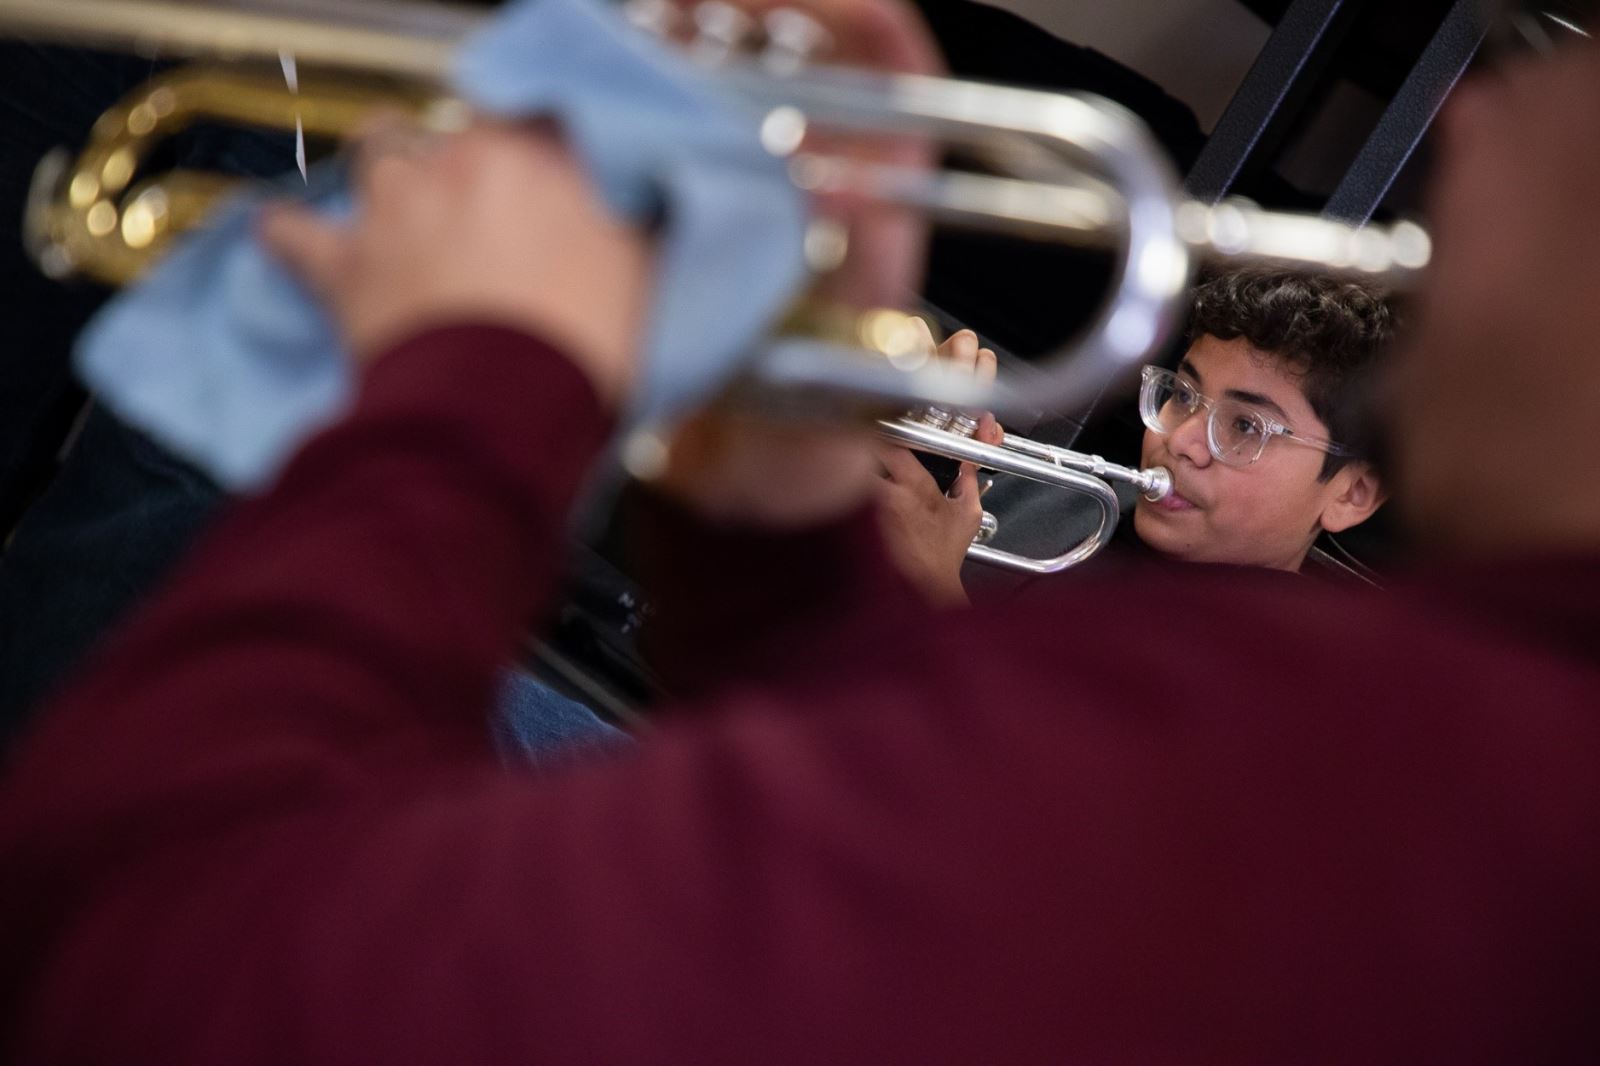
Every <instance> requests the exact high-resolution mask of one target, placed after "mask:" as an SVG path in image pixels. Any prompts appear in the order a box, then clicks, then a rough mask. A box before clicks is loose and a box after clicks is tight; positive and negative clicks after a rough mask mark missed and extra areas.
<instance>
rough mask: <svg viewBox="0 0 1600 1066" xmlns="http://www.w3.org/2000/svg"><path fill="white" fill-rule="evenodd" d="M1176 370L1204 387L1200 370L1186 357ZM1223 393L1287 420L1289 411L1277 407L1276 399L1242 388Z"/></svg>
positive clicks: (1229, 397)
mask: <svg viewBox="0 0 1600 1066" xmlns="http://www.w3.org/2000/svg"><path fill="white" fill-rule="evenodd" d="M1178 371H1179V372H1180V373H1182V374H1184V375H1185V376H1186V377H1188V378H1189V380H1191V381H1193V382H1194V383H1195V384H1196V385H1198V386H1200V387H1201V388H1205V384H1206V383H1205V382H1204V381H1201V380H1200V371H1198V370H1196V369H1195V366H1194V364H1193V363H1191V362H1189V360H1188V358H1187V357H1185V358H1184V359H1181V360H1179V362H1178ZM1225 395H1226V396H1227V397H1228V399H1230V400H1238V401H1239V402H1240V403H1247V404H1250V405H1251V406H1252V407H1264V408H1266V409H1267V410H1268V411H1271V412H1273V413H1274V414H1276V415H1277V416H1278V417H1279V418H1281V419H1283V420H1284V421H1288V420H1289V413H1288V412H1287V411H1285V410H1284V409H1283V408H1281V407H1279V406H1278V404H1277V402H1276V401H1274V400H1272V399H1271V398H1270V397H1267V396H1263V395H1261V394H1260V393H1259V392H1246V391H1245V390H1243V389H1229V390H1228V391H1227V393H1225Z"/></svg>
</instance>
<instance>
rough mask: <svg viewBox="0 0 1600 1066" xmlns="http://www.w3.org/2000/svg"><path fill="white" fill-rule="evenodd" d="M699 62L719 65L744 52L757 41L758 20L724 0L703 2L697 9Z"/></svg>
mask: <svg viewBox="0 0 1600 1066" xmlns="http://www.w3.org/2000/svg"><path fill="white" fill-rule="evenodd" d="M693 18H694V29H695V35H694V43H693V44H692V45H691V49H692V52H693V55H694V57H695V59H697V60H699V61H700V62H702V63H707V64H715V63H720V62H722V61H723V60H725V59H727V58H728V57H729V56H731V55H734V54H735V53H737V52H739V51H740V50H742V49H743V48H744V47H745V46H746V45H747V44H749V43H750V41H751V40H752V39H753V38H754V36H755V32H756V29H757V26H756V20H755V18H754V17H753V16H752V15H750V14H749V13H748V12H746V11H743V10H741V9H739V8H737V7H734V6H733V5H732V4H728V3H724V2H723V0H703V2H702V3H699V4H696V5H695V7H694V13H693Z"/></svg>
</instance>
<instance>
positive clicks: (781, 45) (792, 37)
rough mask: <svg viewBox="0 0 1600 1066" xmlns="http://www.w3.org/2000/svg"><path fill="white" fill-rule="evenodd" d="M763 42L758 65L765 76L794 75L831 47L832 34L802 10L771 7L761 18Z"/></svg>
mask: <svg viewBox="0 0 1600 1066" xmlns="http://www.w3.org/2000/svg"><path fill="white" fill-rule="evenodd" d="M762 23H763V28H764V29H765V30H766V34H767V43H766V47H765V48H763V49H762V52H761V62H762V64H763V65H764V66H765V67H766V69H767V70H768V72H769V73H772V74H777V75H780V76H782V75H787V74H794V73H795V72H797V71H799V70H800V69H801V68H802V67H804V66H805V65H806V64H807V63H809V62H811V60H812V59H813V58H815V57H816V56H818V55H822V54H825V53H826V52H827V51H828V50H829V49H831V48H832V47H833V35H832V34H830V33H829V32H828V30H827V28H826V27H824V26H823V25H822V23H820V22H818V21H817V20H816V19H814V18H812V17H811V16H810V15H808V14H806V13H805V12H804V11H800V10H798V9H796V8H792V7H775V8H773V9H772V10H771V11H768V12H767V13H766V16H765V17H764V18H763V19H762Z"/></svg>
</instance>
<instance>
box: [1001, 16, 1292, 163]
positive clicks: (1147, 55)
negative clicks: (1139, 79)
mask: <svg viewBox="0 0 1600 1066" xmlns="http://www.w3.org/2000/svg"><path fill="white" fill-rule="evenodd" d="M988 2H991V3H993V4H994V6H996V7H1000V8H1004V9H1005V10H1007V11H1010V12H1012V13H1013V14H1017V15H1021V16H1022V17H1023V18H1025V19H1028V20H1029V21H1031V22H1033V23H1036V24H1037V25H1039V26H1041V27H1043V28H1044V29H1047V30H1049V31H1050V32H1051V33H1054V34H1055V35H1056V36H1058V37H1062V38H1065V39H1066V40H1069V41H1071V42H1073V43H1074V44H1081V45H1086V46H1088V47H1090V48H1093V49H1095V50H1096V51H1099V52H1103V53H1105V54H1106V55H1108V56H1110V57H1111V58H1112V59H1115V60H1117V61H1119V62H1121V63H1123V64H1125V65H1126V66H1129V67H1132V68H1133V69H1134V70H1136V71H1138V72H1139V73H1141V74H1143V75H1144V76H1145V77H1147V78H1149V79H1150V80H1151V81H1154V82H1155V83H1156V84H1158V85H1160V86H1161V87H1162V88H1163V89H1166V90H1167V92H1169V93H1171V94H1172V95H1173V96H1176V97H1177V98H1178V99H1180V100H1182V101H1183V102H1184V103H1186V104H1188V105H1189V106H1190V107H1191V108H1193V109H1194V113H1195V114H1196V115H1197V116H1198V117H1199V119H1200V125H1201V127H1202V128H1203V129H1205V130H1206V131H1208V132H1209V131H1210V129H1211V127H1212V126H1213V125H1214V124H1215V123H1216V121H1217V117H1218V116H1219V115H1221V114H1222V109H1223V108H1224V107H1226V106H1227V104H1228V101H1229V100H1230V99H1232V97H1233V92H1234V90H1235V89H1237V88H1238V87H1239V83H1240V81H1242V80H1243V79H1244V74H1245V71H1247V70H1249V69H1250V64H1251V63H1252V62H1254V60H1255V57H1256V53H1258V52H1259V51H1260V50H1261V46H1262V45H1263V44H1265V43H1266V40H1267V35H1268V34H1269V33H1270V32H1271V30H1270V28H1269V27H1268V26H1267V24H1266V23H1264V22H1262V21H1261V20H1260V19H1259V18H1257V17H1256V16H1255V15H1253V14H1251V12H1250V11H1249V9H1247V8H1246V7H1245V6H1244V5H1243V4H1240V3H1237V2H1235V0H988Z"/></svg>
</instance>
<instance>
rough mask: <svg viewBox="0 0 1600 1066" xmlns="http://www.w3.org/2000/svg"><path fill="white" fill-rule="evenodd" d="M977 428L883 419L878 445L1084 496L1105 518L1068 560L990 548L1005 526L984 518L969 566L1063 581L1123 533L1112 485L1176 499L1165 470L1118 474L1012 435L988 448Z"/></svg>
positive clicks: (1111, 467)
mask: <svg viewBox="0 0 1600 1066" xmlns="http://www.w3.org/2000/svg"><path fill="white" fill-rule="evenodd" d="M963 423H965V424H963ZM976 427H977V422H976V420H974V419H972V418H971V417H970V416H967V415H961V414H956V415H954V416H952V415H951V413H950V412H948V411H945V410H943V409H940V408H930V409H927V410H924V411H923V412H921V413H920V414H910V415H905V416H902V417H900V418H896V419H883V420H881V421H880V422H879V423H878V426H877V430H878V436H879V437H881V438H883V439H884V440H887V441H891V442H893V443H895V444H900V445H903V446H905V447H907V448H913V449H915V450H917V451H923V452H930V453H932V454H934V455H942V456H944V457H946V458H948V459H957V460H960V461H961V462H966V463H975V464H977V465H978V466H980V467H982V468H984V469H985V470H992V471H995V472H996V473H1001V474H1011V475H1014V476H1016V477H1022V478H1027V479H1028V480H1030V481H1037V482H1039V483H1040V484H1043V485H1051V486H1054V487H1055V488H1060V489H1065V490H1067V491H1068V492H1075V493H1081V494H1083V495H1084V496H1087V497H1088V498H1089V499H1090V500H1092V501H1093V502H1094V504H1095V505H1096V506H1097V507H1098V508H1099V510H1100V521H1099V524H1098V525H1097V526H1096V527H1095V529H1094V530H1093V531H1092V532H1091V533H1090V534H1089V535H1088V536H1086V537H1084V538H1083V540H1081V541H1079V542H1078V543H1077V544H1075V545H1073V546H1072V547H1070V548H1068V549H1066V550H1065V551H1063V552H1062V553H1061V554H1059V555H1055V556H1051V557H1049V558H1045V559H1035V558H1033V557H1031V556H1027V555H1018V554H1016V553H1015V552H1006V551H999V550H998V549H995V548H991V547H989V545H988V544H987V541H989V540H990V539H992V538H993V537H994V535H995V534H996V533H998V532H999V531H1000V523H999V520H998V519H996V518H995V516H994V515H992V514H990V513H989V512H987V511H985V512H984V515H983V526H982V527H981V528H980V529H979V531H978V536H977V538H976V539H974V540H973V542H972V545H971V546H970V547H969V548H968V549H967V558H969V559H973V560H975V561H977V562H981V563H987V564H989V565H991V566H998V567H1001V568H1003V569H1006V570H1015V571H1019V572H1022V573H1028V574H1054V573H1058V572H1060V571H1062V570H1066V569H1068V568H1069V567H1073V566H1077V565H1078V564H1079V563H1081V562H1083V561H1084V560H1086V559H1091V558H1093V557H1094V556H1095V554H1096V553H1098V552H1099V551H1100V549H1101V548H1104V547H1105V546H1106V542H1107V541H1109V540H1110V539H1111V535H1112V534H1113V533H1115V532H1116V529H1117V523H1118V521H1120V519H1121V517H1122V505H1121V502H1120V501H1119V500H1118V499H1117V494H1116V493H1115V492H1113V491H1112V490H1111V486H1110V485H1108V484H1107V482H1110V481H1118V482H1122V483H1124V484H1128V485H1132V486H1133V487H1134V488H1136V489H1138V490H1139V493H1140V495H1142V496H1143V497H1144V498H1145V499H1147V500H1159V499H1162V498H1163V497H1165V496H1167V495H1168V494H1169V493H1171V492H1172V473H1171V472H1170V471H1168V470H1167V469H1166V468H1165V467H1160V466H1157V467H1152V468H1151V469H1149V470H1139V469H1136V468H1134V467H1127V466H1118V465H1117V464H1116V463H1112V462H1107V461H1106V460H1105V459H1102V458H1101V457H1100V456H1098V455H1088V454H1085V453H1083V452H1075V451H1071V450H1069V449H1066V448H1058V447H1056V446H1055V445H1052V444H1042V443H1040V442H1039V441H1034V440H1029V439H1027V438H1026V437H1018V436H1015V435H1013V434H1009V433H1008V434H1006V437H1005V440H1004V441H1003V442H1002V443H1000V444H998V445H996V444H985V443H984V442H982V441H979V440H974V439H973V438H972V432H973V430H974V429H976Z"/></svg>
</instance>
